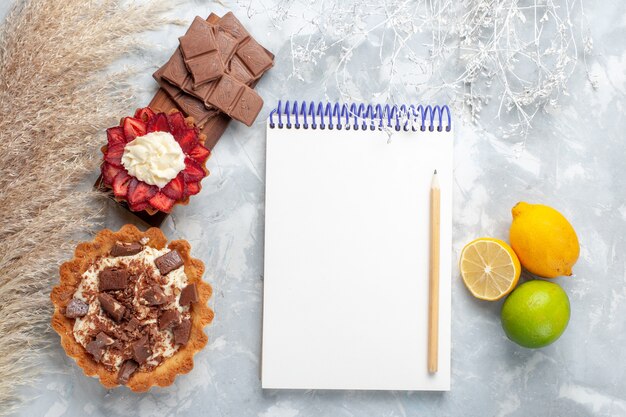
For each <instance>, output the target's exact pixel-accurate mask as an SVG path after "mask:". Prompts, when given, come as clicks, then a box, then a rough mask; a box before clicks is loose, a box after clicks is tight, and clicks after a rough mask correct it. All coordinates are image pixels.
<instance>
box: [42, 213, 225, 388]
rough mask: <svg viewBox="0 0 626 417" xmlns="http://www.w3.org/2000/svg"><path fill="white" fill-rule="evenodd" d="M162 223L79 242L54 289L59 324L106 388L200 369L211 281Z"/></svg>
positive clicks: (158, 381)
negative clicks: (196, 364)
mask: <svg viewBox="0 0 626 417" xmlns="http://www.w3.org/2000/svg"><path fill="white" fill-rule="evenodd" d="M166 243H167V239H166V238H165V236H164V235H163V233H162V232H161V231H160V230H159V229H157V228H151V229H149V230H148V231H146V232H141V231H140V230H139V229H137V228H136V227H135V226H132V225H126V226H124V227H122V228H121V229H120V230H119V231H118V232H112V231H110V230H103V231H101V232H100V233H98V235H97V236H96V238H95V239H94V240H93V241H91V242H86V243H81V244H79V245H78V246H77V247H76V251H75V253H74V258H73V259H72V260H71V261H69V262H66V263H64V264H63V265H61V268H60V275H61V279H60V284H59V285H58V286H56V287H54V289H53V290H52V294H51V296H50V297H51V299H52V302H53V304H54V306H55V310H54V315H53V317H52V327H53V328H54V329H55V330H56V332H57V333H58V334H59V335H60V336H61V344H62V345H63V348H64V349H65V352H66V353H67V354H68V356H70V357H72V358H74V359H75V360H76V362H77V363H78V365H79V366H80V367H81V368H82V369H83V371H84V372H85V374H86V375H88V376H97V377H98V378H100V382H101V383H102V384H103V385H104V386H105V387H107V388H112V387H115V386H117V385H127V386H128V387H129V388H130V389H131V390H133V391H137V392H143V391H147V390H148V389H150V387H152V386H154V385H158V386H162V387H163V386H168V385H171V384H172V382H174V379H175V378H176V376H177V375H178V374H184V373H187V372H189V371H191V369H192V368H193V355H194V354H195V353H196V352H198V351H199V350H200V349H202V348H203V347H204V346H205V345H206V343H207V337H206V335H205V334H204V331H203V328H204V327H205V326H206V325H207V324H209V323H210V322H211V321H212V319H213V312H212V311H211V309H209V308H208V306H207V300H208V299H209V297H210V296H211V287H210V286H209V285H208V284H206V283H205V282H203V281H202V274H203V273H204V265H203V263H202V262H201V261H200V260H198V259H193V258H191V256H190V254H189V252H190V246H189V243H187V242H186V241H184V240H175V241H172V242H170V243H169V244H168V245H167V247H166Z"/></svg>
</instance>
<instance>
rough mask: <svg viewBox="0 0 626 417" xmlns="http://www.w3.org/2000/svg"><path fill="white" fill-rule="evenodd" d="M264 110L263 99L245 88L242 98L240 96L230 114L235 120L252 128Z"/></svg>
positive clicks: (248, 88)
mask: <svg viewBox="0 0 626 417" xmlns="http://www.w3.org/2000/svg"><path fill="white" fill-rule="evenodd" d="M244 86H245V84H244ZM262 108H263V99H262V98H261V96H260V95H258V94H257V92H256V91H254V90H253V89H251V88H250V87H248V86H245V88H244V89H243V92H242V93H241V96H239V98H238V99H237V101H236V102H235V104H234V105H233V107H232V108H231V109H230V112H229V113H228V114H230V116H231V117H232V118H233V119H235V120H239V121H240V122H243V123H245V124H246V125H248V126H251V125H252V123H254V121H255V120H256V117H257V116H258V115H259V112H260V111H261V109H262Z"/></svg>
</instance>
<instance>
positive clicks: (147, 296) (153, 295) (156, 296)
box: [141, 285, 167, 306]
mask: <svg viewBox="0 0 626 417" xmlns="http://www.w3.org/2000/svg"><path fill="white" fill-rule="evenodd" d="M141 298H143V300H144V301H145V302H146V304H148V305H149V306H158V305H161V304H165V302H166V301H167V296H166V295H165V293H164V292H163V289H162V288H161V287H160V286H158V285H153V286H151V287H150V288H147V289H146V290H144V291H143V292H142V293H141Z"/></svg>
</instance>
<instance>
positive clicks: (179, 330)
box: [172, 319, 191, 346]
mask: <svg viewBox="0 0 626 417" xmlns="http://www.w3.org/2000/svg"><path fill="white" fill-rule="evenodd" d="M172 332H173V333H174V343H175V344H177V345H183V346H184V345H186V344H187V342H188V341H189V337H190V336H191V320H189V319H186V320H183V321H181V322H180V324H179V325H178V326H175V327H174V328H173V329H172Z"/></svg>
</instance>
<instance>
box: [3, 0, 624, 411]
mask: <svg viewBox="0 0 626 417" xmlns="http://www.w3.org/2000/svg"><path fill="white" fill-rule="evenodd" d="M182 3H183V4H182V5H181V6H180V7H179V8H178V9H177V11H176V14H177V16H179V17H181V18H183V19H185V20H186V21H188V22H191V20H192V18H193V16H195V15H196V14H198V15H202V16H205V15H208V13H209V11H215V12H217V13H219V14H221V13H223V12H224V11H225V10H227V9H226V8H225V7H223V6H221V5H220V4H218V3H209V2H203V1H188V2H182ZM274 3H280V4H283V5H289V4H291V3H292V2H291V1H283V0H275V1H271V0H261V1H254V2H253V7H252V9H251V10H253V11H256V12H258V13H252V22H251V23H248V24H247V26H248V28H249V29H250V31H251V32H252V33H253V34H254V35H255V36H256V37H257V38H258V39H259V41H260V42H261V43H262V44H264V45H266V46H267V47H268V48H269V49H270V50H272V51H273V52H274V53H275V54H276V67H275V68H274V69H272V70H271V71H270V72H269V73H268V74H267V75H266V76H265V77H264V78H263V80H262V81H261V83H260V84H259V86H258V87H257V89H258V91H259V92H260V94H261V95H262V96H263V98H264V99H265V101H266V106H265V108H264V109H263V111H262V113H261V116H260V117H259V119H258V121H257V122H256V123H255V125H254V126H253V127H252V128H247V127H245V126H243V125H241V124H237V123H233V124H232V125H231V126H230V127H229V129H228V131H227V132H226V134H225V135H224V136H223V138H222V140H221V141H220V143H219V144H218V146H217V147H216V148H215V150H214V154H213V156H212V157H211V159H210V161H209V164H208V166H209V169H210V170H211V172H212V174H211V176H210V177H209V178H207V179H205V180H204V181H203V190H202V192H201V194H200V195H198V196H195V197H194V198H192V199H191V203H190V204H189V205H188V206H186V207H180V208H177V209H176V210H175V213H174V215H173V216H172V217H171V218H170V219H169V220H168V221H167V222H166V223H165V225H164V227H163V229H164V231H165V233H166V234H167V235H168V237H169V238H172V239H175V238H185V239H188V240H189V241H190V242H191V244H192V247H193V254H194V256H196V257H199V258H201V259H202V260H203V261H204V262H205V263H206V266H207V273H206V275H205V280H206V281H208V282H210V283H211V284H212V285H213V287H214V290H215V292H214V296H213V298H212V300H211V305H212V307H213V308H214V309H215V312H216V316H215V321H214V323H213V325H211V326H210V327H209V329H208V335H209V339H210V341H209V345H208V346H207V348H206V349H205V350H204V351H202V352H201V353H200V354H199V355H197V356H196V364H195V368H194V370H193V372H192V373H191V374H189V375H185V376H182V377H180V378H179V379H178V380H177V381H176V383H175V384H174V385H173V386H172V387H169V388H166V389H155V390H153V391H152V392H150V393H148V394H144V395H135V394H132V393H130V392H128V391H127V390H124V389H119V390H112V391H107V390H105V389H103V388H102V387H101V386H100V385H99V383H98V382H97V381H96V380H94V379H91V378H86V377H84V376H83V374H82V371H81V370H80V369H79V368H78V367H77V366H76V365H75V364H74V363H73V361H72V360H70V359H68V358H67V357H66V356H65V355H64V353H63V352H62V349H61V347H60V346H59V345H58V344H56V343H52V348H51V349H50V352H49V356H50V363H51V366H50V370H49V371H48V374H47V375H46V377H45V379H44V380H43V381H41V382H40V383H39V384H38V385H37V386H35V387H32V389H31V390H29V393H31V394H32V395H33V399H32V401H30V402H28V403H27V406H26V407H25V408H24V409H23V410H22V412H21V415H23V416H35V415H46V416H79V415H87V416H105V415H106V416H117V415H119V416H126V415H138V416H152V415H159V416H160V415H172V416H182V415H191V416H200V415H211V416H259V417H295V416H408V415H442V416H444V415H445V416H448V415H458V416H500V417H504V416H531V415H545V416H565V415H566V416H570V417H578V416H580V417H582V416H590V415H597V416H623V415H626V389H625V388H626V350H625V349H624V346H625V345H626V321H625V320H624V317H626V304H625V303H626V256H625V255H624V252H626V237H625V236H626V199H625V191H626V179H625V178H626V175H625V174H626V171H625V168H624V163H625V162H624V159H625V156H626V141H624V132H625V131H626V119H625V116H624V114H625V113H624V109H625V106H626V77H625V75H624V74H626V51H625V49H624V39H625V38H626V6H625V5H624V3H623V2H601V1H597V0H596V1H593V0H592V1H589V2H587V3H586V4H585V8H586V13H587V19H586V20H587V22H588V24H589V26H590V28H591V35H592V36H593V39H594V52H593V57H592V59H588V64H589V69H590V71H591V73H592V76H594V77H595V79H596V81H597V82H598V90H597V91H594V90H593V89H592V88H591V86H590V84H589V82H588V81H587V79H586V73H585V71H584V67H583V66H579V67H577V69H576V71H575V73H574V75H573V77H572V78H571V80H570V83H569V88H568V91H569V95H568V96H563V97H562V98H561V101H560V103H561V107H560V109H556V110H554V111H552V112H551V113H550V114H544V113H542V114H539V115H538V116H537V117H536V118H535V120H534V122H533V123H534V128H533V129H532V130H531V131H530V133H529V136H528V137H527V138H526V139H525V140H524V139H522V138H518V137H514V136H512V137H508V138H506V139H503V138H500V137H497V136H495V135H494V134H493V133H490V132H494V131H495V128H496V127H497V126H500V125H501V122H500V121H498V120H495V119H494V120H491V119H489V118H483V121H482V122H481V123H482V125H480V126H473V125H461V124H460V123H457V124H456V126H457V138H458V140H457V142H456V148H455V188H454V232H453V259H455V258H457V257H458V253H459V251H460V249H461V248H462V247H463V245H464V244H465V243H466V242H468V241H469V240H471V239H473V238H475V237H477V236H481V235H491V236H496V237H501V238H506V236H507V231H508V226H509V224H510V208H511V207H512V206H513V205H514V204H515V203H516V202H517V201H518V200H526V201H530V202H543V203H546V204H549V205H552V206H554V207H556V208H557V209H559V210H561V211H562V212H563V213H564V214H565V216H566V217H568V218H569V219H570V220H571V221H572V223H573V224H574V226H575V228H576V230H577V232H578V234H579V238H580V241H581V245H582V250H581V258H580V260H579V262H578V264H577V265H576V267H575V268H574V271H575V276H574V277H571V278H560V279H558V280H557V282H558V283H559V284H561V285H562V286H563V287H564V288H565V290H566V291H567V293H568V294H569V296H570V300H571V304H572V318H571V321H570V324H569V327H568V329H567V330H566V331H565V333H564V335H563V336H562V337H561V339H560V340H559V341H558V342H557V343H555V344H553V345H552V346H549V347H547V348H544V349H541V350H537V351H531V350H526V349H523V348H520V347H518V346H516V345H514V344H512V343H511V342H509V341H508V340H507V339H506V337H505V336H504V333H503V332H502V330H501V328H500V320H499V311H500V306H501V303H485V302H479V301H477V300H475V299H473V298H472V297H471V296H470V295H469V293H468V292H467V291H466V289H465V288H464V286H463V284H462V282H461V280H460V278H459V277H458V269H457V267H456V265H455V264H454V262H453V273H452V277H451V279H452V292H453V294H452V300H453V301H452V303H453V312H452V322H453V324H452V340H453V348H452V391H451V392H449V393H445V394H442V393H420V392H417V393H398V392H350V391H349V392H323V391H307V392H299V391H288V392H282V391H266V392H263V391H262V390H261V389H260V379H259V376H260V374H259V368H260V364H259V358H260V340H261V339H260V334H261V306H262V296H261V294H262V286H263V277H262V270H263V193H264V183H263V179H264V171H265V162H264V150H265V140H264V127H263V120H264V117H265V116H266V115H267V113H268V110H269V107H270V106H271V105H273V103H275V101H276V100H278V99H279V98H283V97H288V98H292V99H293V98H299V99H303V98H304V99H312V100H318V99H330V100H335V99H337V98H338V97H339V96H338V93H337V86H336V81H337V80H338V79H341V82H342V83H344V85H346V86H348V87H349V88H350V89H351V91H353V92H355V94H356V96H357V97H359V96H360V97H364V98H365V99H371V100H372V101H376V100H377V99H378V97H379V96H378V94H379V93H380V91H382V90H384V89H386V88H387V85H388V84H389V83H394V85H395V86H396V89H395V91H396V92H397V91H403V90H402V82H403V80H402V79H400V80H398V79H393V80H390V78H389V76H388V75H387V73H385V72H383V69H384V66H382V65H380V62H381V60H382V59H383V58H381V56H380V55H379V43H380V42H381V39H380V34H381V31H378V32H376V31H373V32H372V34H371V36H368V37H366V38H365V39H364V40H363V42H360V43H359V45H358V47H357V48H355V50H354V51H352V54H353V55H352V57H353V59H352V62H351V63H350V65H348V67H347V70H346V73H345V74H344V73H342V74H335V73H334V72H333V71H334V69H335V68H336V64H337V59H338V57H337V51H338V50H337V48H335V49H332V48H331V49H329V50H328V51H327V53H326V55H325V56H323V57H317V56H312V57H310V58H311V59H312V61H310V62H308V63H307V62H305V63H299V70H300V75H301V77H300V78H299V77H290V74H291V73H292V69H293V65H294V61H293V60H292V59H291V56H292V51H293V44H292V42H291V39H290V36H291V35H293V36H294V37H295V38H297V39H299V40H300V41H302V39H306V37H307V36H309V35H310V34H312V35H313V36H312V37H311V38H310V41H311V42H312V43H314V42H320V43H324V42H326V43H327V44H328V45H329V46H330V43H331V42H332V39H324V38H319V37H317V36H315V30H312V31H311V32H299V28H301V27H302V26H303V24H304V22H305V21H306V20H307V19H309V18H310V10H309V9H308V8H307V7H302V9H298V8H290V9H289V13H288V15H287V16H285V18H286V20H285V21H284V24H283V25H281V26H280V27H274V26H272V25H271V24H270V23H269V22H270V19H269V17H268V15H269V14H270V13H275V9H273V8H272V4H274ZM302 3H303V4H306V2H302ZM326 3H328V4H329V10H330V9H331V6H330V3H331V2H330V1H327V2H326ZM381 3H382V4H381V7H384V5H385V2H384V1H383V2H381ZM224 4H225V5H226V6H228V8H232V9H233V10H234V11H235V13H236V14H237V15H238V16H242V17H243V16H246V13H247V12H248V7H247V6H248V2H244V1H241V2H235V1H225V2H224ZM357 7H358V6H357ZM5 9H6V2H3V3H2V4H1V5H0V10H5ZM345 19H346V20H345V21H346V25H351V24H357V25H364V24H366V23H364V22H354V21H353V20H352V19H350V16H346V17H345ZM184 30H185V28H184V27H171V28H165V29H164V30H163V31H162V32H159V33H153V34H150V35H148V36H147V37H146V39H148V40H151V41H153V42H154V43H155V47H154V49H152V50H151V51H150V52H149V53H148V52H142V53H141V54H139V55H138V56H137V57H136V60H135V62H136V63H138V64H139V67H140V69H141V71H142V75H141V76H140V77H139V78H138V82H139V83H140V85H142V86H144V87H145V89H144V90H143V91H142V93H141V94H140V95H139V96H138V97H137V100H136V104H137V107H139V106H141V105H145V104H146V103H147V102H148V100H149V99H150V97H151V95H152V94H153V92H154V89H155V85H154V82H153V81H152V79H151V76H150V74H151V73H152V71H153V70H154V69H156V67H157V66H158V65H160V64H161V63H163V62H165V60H166V59H167V58H168V57H169V56H170V54H171V51H172V50H173V48H174V46H175V44H176V42H177V37H178V36H180V35H182V33H184ZM381 30H382V29H381ZM384 58H385V63H386V65H388V63H389V62H388V60H386V58H387V57H384ZM315 60H317V64H315V65H314V64H313V61H315ZM452 64H453V63H451V65H452ZM409 67H410V63H407V62H404V63H403V67H402V68H409ZM344 77H345V78H344ZM494 96H495V97H498V95H497V92H494ZM400 99H401V100H402V101H406V100H412V101H418V100H419V97H418V96H417V95H416V93H415V90H413V89H407V90H406V91H404V94H403V95H402V96H401V97H400ZM496 101H497V100H496ZM492 107H493V106H492ZM133 111H134V108H133V109H128V113H129V114H132V112H133ZM457 116H458V115H457ZM455 120H457V121H458V117H456V118H455ZM104 140H105V138H104V132H103V141H104ZM108 216H109V219H110V220H109V225H110V226H111V227H118V226H120V225H122V224H123V223H124V222H125V221H126V220H128V221H129V220H131V219H132V218H131V217H126V218H123V217H120V216H119V213H118V212H117V211H115V210H114V209H113V208H109V209H108ZM68 255H69V254H68ZM372 336H373V337H375V336H376V335H375V333H374V334H373V335H372ZM50 337H51V339H53V341H54V342H56V341H57V340H58V338H57V336H56V335H54V334H51V335H50Z"/></svg>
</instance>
